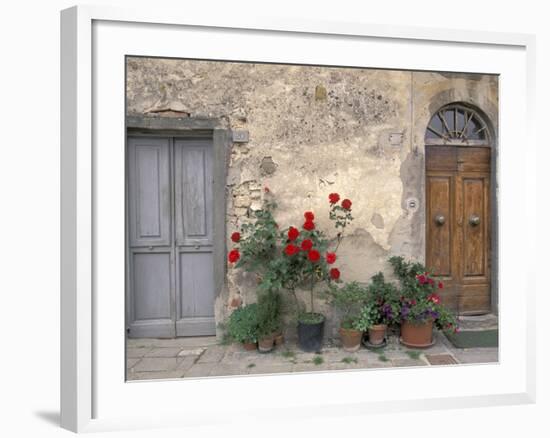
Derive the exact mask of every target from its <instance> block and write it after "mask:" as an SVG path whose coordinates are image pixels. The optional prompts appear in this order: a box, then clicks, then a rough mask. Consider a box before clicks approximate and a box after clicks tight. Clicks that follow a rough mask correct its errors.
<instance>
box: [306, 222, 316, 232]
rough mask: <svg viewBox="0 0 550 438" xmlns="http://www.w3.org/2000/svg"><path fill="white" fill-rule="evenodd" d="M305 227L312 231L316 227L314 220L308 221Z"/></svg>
mask: <svg viewBox="0 0 550 438" xmlns="http://www.w3.org/2000/svg"><path fill="white" fill-rule="evenodd" d="M303 227H304V230H308V231H311V230H314V229H315V224H314V223H313V222H312V221H306V222H305V223H304V225H303Z"/></svg>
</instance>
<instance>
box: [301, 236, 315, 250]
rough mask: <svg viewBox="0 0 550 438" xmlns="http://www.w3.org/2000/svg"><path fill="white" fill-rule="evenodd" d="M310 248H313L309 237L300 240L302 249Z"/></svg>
mask: <svg viewBox="0 0 550 438" xmlns="http://www.w3.org/2000/svg"><path fill="white" fill-rule="evenodd" d="M311 248H313V242H312V241H311V240H309V239H305V240H304V241H303V242H302V249H303V250H304V251H309V250H310V249H311Z"/></svg>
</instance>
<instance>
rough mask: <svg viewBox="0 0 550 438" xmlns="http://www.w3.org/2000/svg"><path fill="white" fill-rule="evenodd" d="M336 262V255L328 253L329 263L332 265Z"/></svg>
mask: <svg viewBox="0 0 550 438" xmlns="http://www.w3.org/2000/svg"><path fill="white" fill-rule="evenodd" d="M335 261H336V254H335V253H333V252H327V263H328V264H329V265H332V264H333V263H334V262H335Z"/></svg>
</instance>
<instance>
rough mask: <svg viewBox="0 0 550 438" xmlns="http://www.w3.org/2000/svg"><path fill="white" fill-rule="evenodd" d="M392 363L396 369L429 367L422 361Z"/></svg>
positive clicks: (406, 360)
mask: <svg viewBox="0 0 550 438" xmlns="http://www.w3.org/2000/svg"><path fill="white" fill-rule="evenodd" d="M391 363H392V366H394V367H423V366H427V365H429V364H428V363H427V362H425V361H423V360H421V359H392V360H391Z"/></svg>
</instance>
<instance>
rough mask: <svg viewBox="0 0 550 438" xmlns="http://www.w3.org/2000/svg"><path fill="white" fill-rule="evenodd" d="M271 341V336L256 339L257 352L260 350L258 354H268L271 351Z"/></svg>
mask: <svg viewBox="0 0 550 438" xmlns="http://www.w3.org/2000/svg"><path fill="white" fill-rule="evenodd" d="M273 341H274V339H273V335H269V336H266V337H265V338H261V339H258V350H260V353H268V352H270V351H271V350H273Z"/></svg>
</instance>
